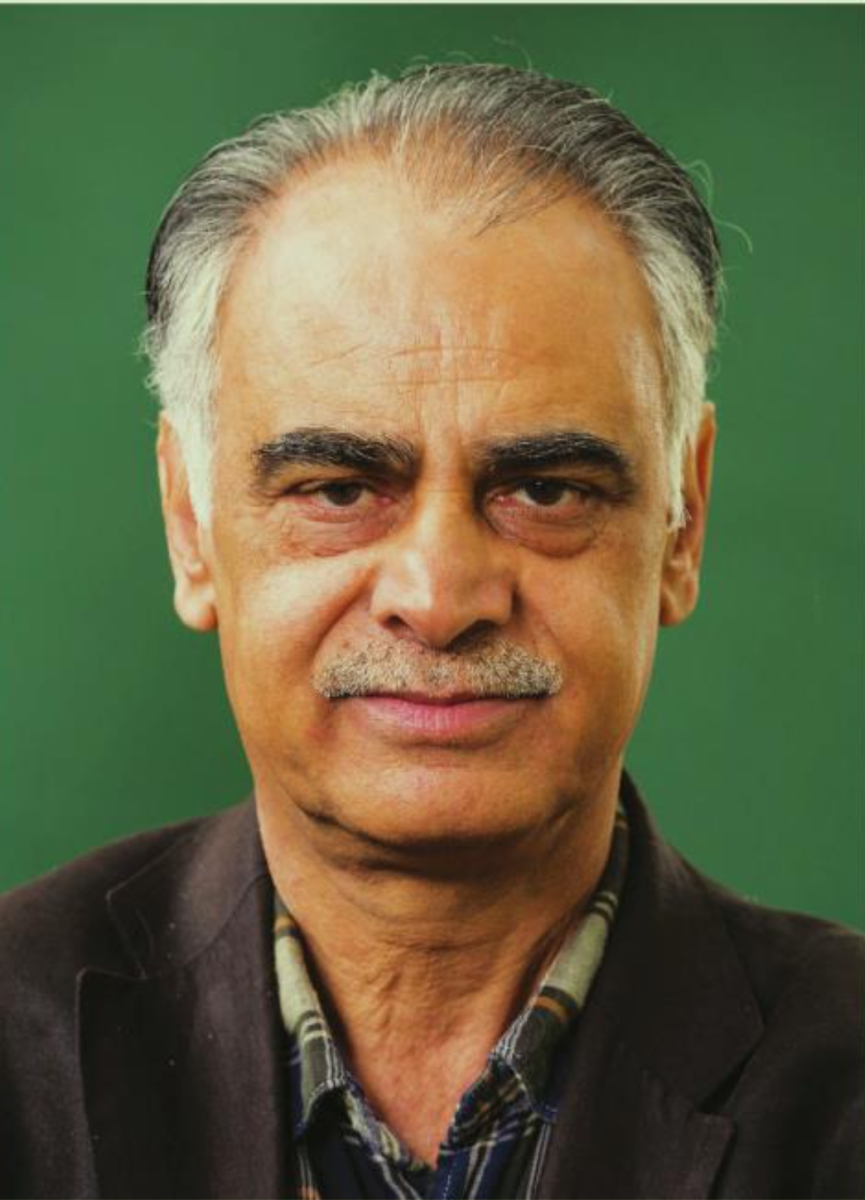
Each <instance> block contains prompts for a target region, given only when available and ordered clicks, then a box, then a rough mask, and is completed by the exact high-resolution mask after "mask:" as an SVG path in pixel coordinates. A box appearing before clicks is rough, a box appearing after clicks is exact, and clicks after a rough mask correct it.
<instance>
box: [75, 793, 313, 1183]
mask: <svg viewBox="0 0 865 1200" xmlns="http://www.w3.org/2000/svg"><path fill="white" fill-rule="evenodd" d="M272 897H273V893H272V888H271V885H270V880H269V877H268V875H267V870H266V867H265V865H264V862H263V858H262V856H261V851H260V846H259V843H258V836H257V829H256V826H255V819H254V813H253V812H252V810H251V807H247V809H246V810H243V809H240V810H234V811H233V812H230V813H228V814H223V815H221V816H220V817H218V818H215V819H214V821H213V822H211V823H209V824H208V825H207V826H206V827H205V831H204V832H203V833H202V834H201V835H199V834H196V835H194V836H193V838H191V839H190V840H188V841H186V842H181V843H179V844H177V845H176V847H174V848H173V849H172V850H170V851H169V852H168V854H167V855H165V856H163V857H162V858H161V859H159V860H157V861H156V863H154V864H152V865H151V866H149V867H148V868H146V869H145V870H144V871H143V872H141V873H140V874H139V875H136V876H135V877H134V878H133V879H132V880H129V881H127V882H126V883H124V884H122V885H121V886H120V887H119V888H116V889H114V890H113V891H112V892H111V893H110V894H109V897H108V902H109V907H110V909H111V912H112V916H113V918H114V921H115V924H116V925H117V928H118V932H119V933H120V935H121V937H122V939H123V941H124V944H125V946H126V948H127V953H128V956H129V960H130V968H131V969H130V972H129V974H127V975H119V974H108V973H106V972H104V971H100V970H93V969H87V970H85V971H83V972H82V973H81V976H80V977H79V988H78V1017H79V1058H80V1067H81V1075H82V1083H83V1088H84V1097H85V1108H86V1112H87V1118H88V1121H89V1125H90V1133H91V1139H92V1147H93V1156H94V1164H95V1170H96V1176H97V1180H98V1183H99V1191H100V1194H101V1195H104V1196H114V1197H151V1198H152V1200H156V1198H158V1197H168V1196H184V1197H201V1196H214V1197H222V1196H224V1197H274V1196H279V1195H284V1194H286V1191H287V1190H288V1189H289V1188H290V1181H289V1179H288V1178H287V1174H286V1171H287V1165H288V1155H287V1154H286V1143H287V1140H288V1129H289V1126H288V1120H287V1116H286V1115H285V1097H284V1093H283V1080H284V1077H285V1075H284V1066H285V1043H284V1038H283V1035H282V1030H281V1025H280V1020H279V1011H278V1004H277V998H276V982H275V977H274V971H273V965H272V945H271V937H270V929H271V913H272V902H273V901H272Z"/></svg>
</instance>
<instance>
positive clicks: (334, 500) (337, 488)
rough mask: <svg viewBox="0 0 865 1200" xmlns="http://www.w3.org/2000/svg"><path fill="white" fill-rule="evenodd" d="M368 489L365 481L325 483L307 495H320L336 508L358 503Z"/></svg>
mask: <svg viewBox="0 0 865 1200" xmlns="http://www.w3.org/2000/svg"><path fill="white" fill-rule="evenodd" d="M367 490H368V489H367V487H366V484H363V483H351V482H348V483H323V484H321V485H320V486H319V487H317V488H315V489H314V491H312V492H311V493H310V492H307V493H306V495H310V494H312V495H317V496H320V497H322V499H324V500H327V501H328V502H329V503H330V504H332V505H333V506H334V507H335V508H350V507H351V505H352V504H357V502H358V500H360V498H361V496H362V495H363V494H364V492H366V491H367Z"/></svg>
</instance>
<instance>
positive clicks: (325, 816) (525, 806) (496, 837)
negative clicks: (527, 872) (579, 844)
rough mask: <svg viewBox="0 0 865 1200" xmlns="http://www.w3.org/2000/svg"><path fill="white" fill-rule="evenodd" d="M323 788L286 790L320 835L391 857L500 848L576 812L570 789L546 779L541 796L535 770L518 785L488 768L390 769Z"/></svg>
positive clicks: (507, 775)
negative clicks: (397, 853)
mask: <svg viewBox="0 0 865 1200" xmlns="http://www.w3.org/2000/svg"><path fill="white" fill-rule="evenodd" d="M323 784H325V781H323V780H321V781H320V785H319V787H318V788H316V791H315V793H314V794H313V795H310V794H309V793H308V792H306V790H305V789H304V791H302V792H298V791H295V790H294V789H292V788H291V786H290V785H289V787H288V788H287V789H286V790H287V792H288V794H289V795H292V794H293V795H294V796H295V797H296V799H295V801H294V802H295V803H296V804H297V807H298V808H299V809H300V810H301V811H302V812H303V813H304V814H305V815H306V816H307V817H308V818H310V819H311V820H312V821H313V822H314V823H315V824H316V825H318V826H319V827H320V828H321V830H322V831H323V832H324V833H325V834H327V833H330V834H332V835H333V836H336V837H338V838H339V839H340V840H343V841H345V840H348V841H352V840H353V841H355V842H356V843H357V844H358V846H362V845H367V846H369V847H375V846H378V847H380V848H382V849H386V848H390V849H392V850H394V851H397V850H400V849H402V850H407V851H414V852H419V851H424V850H425V851H427V852H430V853H434V852H435V851H436V850H439V851H442V850H445V851H449V852H451V851H457V850H459V849H460V848H462V849H463V850H466V851H470V850H472V849H479V848H481V847H489V846H493V845H498V846H500V847H503V846H504V845H506V844H514V843H519V842H522V841H523V840H525V839H526V838H527V837H531V836H533V835H536V834H537V833H539V832H541V831H542V830H544V829H545V828H547V827H548V826H550V825H551V824H554V823H557V822H558V821H560V820H561V818H562V817H563V815H564V814H565V813H566V812H567V811H569V810H570V809H571V808H572V807H573V800H572V799H571V795H572V793H571V792H570V789H564V790H563V789H558V788H555V787H553V786H551V784H550V782H549V781H547V782H545V786H544V789H543V790H542V791H539V790H538V776H537V772H533V773H528V774H527V777H526V778H524V779H520V778H515V777H514V775H513V773H512V772H500V771H495V770H491V769H490V768H489V767H487V768H486V769H472V768H466V767H461V766H453V765H449V766H442V767H438V768H434V767H419V766H417V765H413V766H412V767H410V768H399V767H391V768H389V769H385V770H382V771H378V772H375V773H371V774H370V775H365V774H364V773H363V772H358V773H357V774H353V775H352V777H351V780H350V781H349V780H331V781H328V783H327V784H326V785H325V786H321V785H323Z"/></svg>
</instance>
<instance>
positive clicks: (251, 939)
mask: <svg viewBox="0 0 865 1200" xmlns="http://www.w3.org/2000/svg"><path fill="white" fill-rule="evenodd" d="M625 794H626V800H627V803H628V806H629V810H630V814H631V828H632V853H631V863H630V870H629V876H628V882H627V886H626V889H625V894H624V897H623V903H622V908H621V911H620V913H619V917H618V919H617V921H616V924H615V926H614V929H613V932H612V935H611V938H610V942H609V945H608V948H607V953H606V956H605V959H604V963H603V966H602V967H601V970H600V973H599V975H598V978H597V980H596V982H595V986H594V989H593V991H592V994H591V996H590V1000H589V1003H588V1006H587V1009H586V1012H585V1014H584V1016H583V1018H582V1021H581V1024H580V1027H579V1031H578V1035H577V1037H576V1039H575V1045H574V1049H573V1051H572V1058H571V1062H570V1066H569V1072H568V1082H567V1086H566V1091H565V1096H564V1100H563V1103H562V1107H561V1109H560V1114H559V1119H558V1123H557V1126H556V1131H555V1134H554V1137H553V1140H552V1144H551V1149H550V1154H549V1158H548V1161H547V1164H546V1168H545V1171H544V1174H543V1179H542V1183H541V1187H540V1195H541V1196H544V1197H595V1198H596V1200H598V1198H600V1197H700V1196H727V1197H773V1196H786V1197H803V1196H826V1197H842V1196H850V1197H860V1196H862V1195H863V1193H865V1177H863V1154H862V1146H861V1141H862V1133H863V1129H865V1116H863V1107H862V1090H863V1087H862V1085H863V1080H865V1063H863V1037H862V1033H863V1023H862V992H863V987H862V985H863V982H865V981H863V963H865V952H863V944H865V941H863V939H862V938H860V937H859V936H858V935H856V934H854V933H852V932H850V931H847V930H844V929H842V928H839V927H837V926H833V925H830V924H827V923H825V922H823V921H818V920H815V919H812V918H810V917H805V916H796V915H792V914H789V913H782V912H775V911H770V910H768V909H765V908H760V907H757V906H755V905H753V904H750V903H747V902H745V901H743V900H741V899H739V898H738V897H736V896H734V895H732V894H731V893H729V892H727V891H726V890H724V889H722V888H720V887H718V886H717V885H716V884H714V883H711V882H709V881H708V880H707V879H705V878H704V877H703V876H701V875H699V874H698V873H697V872H696V871H694V870H693V869H692V868H691V867H690V866H688V864H687V863H685V862H684V861H683V860H682V859H681V858H680V857H679V856H678V855H677V854H676V853H675V851H673V850H672V849H671V848H670V847H669V846H667V845H666V844H665V843H664V842H663V841H662V840H661V839H660V838H659V836H658V834H657V833H656V832H655V830H654V829H653V827H652V824H651V821H650V820H649V818H648V816H647V814H646V812H645V809H644V808H643V806H642V805H641V803H640V802H639V800H638V798H637V797H636V794H635V793H634V792H633V789H632V788H631V786H630V785H629V784H628V783H627V782H626V784H625ZM271 886H272V885H271V882H270V878H269V876H268V872H267V868H266V865H265V862H264V858H263V855H262V851H261V845H260V842H259V837H258V830H257V825H256V821H255V813H254V809H253V806H252V804H251V803H247V804H246V805H243V806H241V807H239V808H236V809H233V810H229V811H227V812H225V813H222V814H220V815H218V816H215V817H210V818H207V819H206V820H203V821H192V822H189V823H188V824H185V825H181V826H177V827H173V828H169V829H162V830H158V831H156V832H154V833H148V834H144V835H142V836H139V837H135V838H132V839H131V840H129V841H125V842H122V843H119V844H116V845H113V846H108V847H106V848H104V849H101V850H98V851H96V852H95V853H93V854H90V855H88V856H87V857H85V858H83V859H80V860H79V861H78V862H76V863H73V864H72V865H71V866H68V867H64V868H62V869H61V870H59V871H55V872H53V873H52V874H51V875H48V876H47V877H45V878H44V879H41V880H39V881H38V882H36V883H33V884H31V885H28V886H27V887H24V888H20V889H18V890H17V891H14V892H11V893H9V894H8V895H6V896H5V897H3V898H2V899H0V989H2V998H0V1194H2V1195H3V1196H5V1197H10V1196H29V1197H52V1196H62V1197H77V1196H106V1197H115V1198H119V1197H148V1198H150V1200H153V1198H156V1197H186V1198H189V1200H191V1198H195V1197H210V1196H219V1197H234V1198H239V1197H278V1196H285V1195H291V1194H292V1187H293V1185H292V1180H291V1174H290V1162H291V1155H290V1153H289V1151H290V1132H289V1122H288V1119H287V1115H286V1096H285V1080H286V1072H285V1055H286V1047H285V1043H284V1039H283V1035H282V1031H281V1026H280V1018H279V1011H278V1003H277V995H276V983H275V978H274V972H273V966H272V957H271V953H272V947H271V901H272V891H271Z"/></svg>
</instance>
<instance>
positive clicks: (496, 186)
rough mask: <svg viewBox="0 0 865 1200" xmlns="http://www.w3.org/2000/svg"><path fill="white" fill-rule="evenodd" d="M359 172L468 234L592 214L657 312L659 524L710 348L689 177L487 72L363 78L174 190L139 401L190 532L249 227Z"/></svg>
mask: <svg viewBox="0 0 865 1200" xmlns="http://www.w3.org/2000/svg"><path fill="white" fill-rule="evenodd" d="M364 155H366V156H372V157H373V159H374V160H375V161H377V162H380V163H381V164H383V165H384V166H386V167H387V168H388V169H389V170H391V171H392V172H394V173H395V178H396V177H398V178H400V179H404V180H406V181H408V183H409V184H411V185H412V186H413V187H415V188H417V189H418V190H419V191H420V193H421V194H422V195H423V197H424V199H425V200H427V201H428V202H429V203H430V204H432V205H435V204H439V205H443V204H447V205H449V206H451V208H453V210H454V212H455V215H456V216H457V218H458V219H459V220H461V221H469V222H470V221H474V222H475V225H474V228H473V230H472V232H473V233H474V234H476V235H480V234H482V233H483V232H484V230H486V229H488V228H490V227H492V226H495V225H497V224H501V223H503V222H506V221H513V220H518V219H519V218H520V217H522V216H525V215H527V214H529V213H531V212H535V211H538V210H539V209H541V208H543V207H545V206H546V205H548V204H551V203H553V202H554V201H555V200H557V199H559V198H561V197H563V196H566V195H569V194H576V195H579V196H582V197H585V198H588V199H589V200H590V201H591V202H593V203H594V204H595V205H596V206H597V208H598V209H600V211H602V212H603V213H604V214H606V216H607V217H608V219H609V220H610V221H611V222H612V223H613V224H614V225H615V226H616V228H618V229H619V230H620V231H621V233H622V235H623V236H624V237H625V239H626V240H627V242H628V244H629V245H630V247H631V249H632V251H633V254H634V257H635V260H636V262H637V264H638V266H639V268H640V269H641V271H642V274H643V277H644V279H645V282H646V284H647V286H648V288H649V291H650V293H651V295H652V297H653V300H654V305H655V312H656V318H657V323H658V330H659V335H660V343H661V354H662V368H663V376H664V424H665V434H666V441H667V454H668V468H669V471H668V473H669V508H670V519H671V522H672V523H673V524H676V525H680V524H682V523H683V522H684V521H685V520H686V519H687V514H686V513H685V511H684V507H683V499H682V486H681V474H682V463H683V456H684V452H685V449H686V447H687V445H688V443H689V441H690V440H691V439H693V437H694V435H695V433H696V430H697V428H698V425H699V421H700V416H701V408H702V401H703V398H704V392H705V383H706V369H707V360H708V356H709V354H710V352H711V351H712V349H713V346H714V339H715V328H716V317H717V308H718V301H719V292H720V289H721V282H722V281H721V257H720V245H719V241H718V235H717V232H716V230H715V227H714V225H713V223H712V219H711V217H710V216H709V213H708V212H707V210H706V207H705V206H704V204H703V202H702V200H701V199H700V196H699V194H698V192H697V190H696V188H695V186H694V184H693V183H692V181H691V179H690V178H689V176H688V174H687V172H686V171H685V170H684V169H683V168H682V167H681V166H680V165H679V164H678V163H677V162H676V161H675V160H674V159H673V158H672V157H671V156H670V155H669V154H668V153H667V152H666V151H665V150H664V149H663V148H662V147H661V146H659V145H658V144H657V143H656V142H655V141H653V140H652V139H651V138H649V137H648V136H647V135H646V134H644V133H643V132H641V130H639V129H638V128H637V127H636V126H635V125H634V124H633V123H632V122H631V121H630V120H629V119H628V117H626V116H625V115H624V114H623V113H622V112H620V111H619V110H618V109H617V108H615V107H614V106H613V105H612V104H610V103H609V101H607V100H605V99H604V98H602V97H601V96H599V95H598V94H597V93H595V92H594V91H592V90H591V89H590V88H588V87H584V86H581V85H578V84H574V83H568V82H563V81H560V80H556V79H551V78H548V77H547V76H544V75H542V74H540V73H538V72H535V71H529V70H522V69H518V68H515V67H509V66H498V65H486V64H434V65H426V66H422V67H414V68H411V69H409V70H408V71H406V72H405V73H404V74H403V75H401V76H400V78H398V79H395V80H391V79H388V78H386V77H384V76H382V75H379V74H374V75H373V76H372V77H371V79H370V80H369V81H367V82H366V83H363V84H357V85H351V86H348V87H345V88H343V89H341V90H340V91H338V92H336V93H335V94H334V95H332V96H330V97H328V98H327V99H326V100H324V101H323V102H322V103H321V104H319V105H317V106H316V107H314V108H308V109H298V110H294V111H291V112H286V113H275V114H272V115H269V116H265V117H262V118H260V119H259V120H258V121H256V122H254V123H253V124H252V125H251V126H250V127H249V129H247V131H246V132H245V133H243V134H241V135H240V136H239V137H235V138H231V139H229V140H228V141H225V142H222V143H221V144H220V145H218V146H216V147H215V148H214V149H213V150H211V151H210V153H209V154H208V155H207V156H206V157H205V158H204V159H203V160H202V161H201V162H200V163H199V165H198V166H197V167H195V169H194V170H193V171H192V173H191V174H190V175H189V177H188V178H187V179H186V180H185V182H184V183H183V184H182V185H181V187H180V188H179V189H178V191H177V192H176V194H175V195H174V197H173V198H172V200H171V201H170V203H169V205H168V207H167V209H166V210H165V213H164V214H163V216H162V220H161V223H160V225H159V228H158V231H157V233H156V237H155V239H154V242H153V246H152V249H151V253H150V260H149V263H148V269H147V281H146V295H147V316H148V323H147V328H146V331H145V335H144V342H143V344H144V348H145V351H146V353H147V354H148V355H149V357H150V360H151V364H152V374H151V376H150V385H151V386H152V387H153V388H154V390H155V391H156V392H157V393H158V396H159V399H160V402H161V404H162V406H163V409H164V411H165V414H166V416H167V418H168V419H169V421H170V422H171V424H172V425H173V427H174V428H175V430H176V432H177V435H178V437H179V439H180V444H181V447H182V450H183V454H184V458H185V461H186V466H187V472H188V476H189V487H190V497H191V501H192V505H193V508H194V510H195V513H196V515H197V517H198V519H199V520H200V521H202V522H203V523H205V524H206V523H207V522H208V521H209V519H210V512H211V473H212V459H213V453H214V445H215V440H216V436H217V424H216V413H215V402H214V401H215V394H216V390H217V387H218V381H219V363H218V360H217V352H216V331H217V322H218V316H219V306H220V301H221V298H222V296H223V293H224V291H225V288H226V284H227V281H228V277H229V274H230V271H231V268H232V265H233V263H234V262H235V261H236V259H237V256H238V253H239V252H240V250H241V248H242V247H243V245H244V244H245V243H246V242H247V240H248V239H249V237H250V236H251V234H252V232H253V229H254V220H255V218H256V216H259V215H260V213H261V210H262V209H263V208H264V207H266V206H267V205H268V204H270V203H271V202H273V201H274V200H276V199H277V198H279V197H280V196H281V195H283V194H284V193H285V192H286V190H287V188H288V185H289V181H292V182H293V181H295V180H296V179H298V178H304V177H308V176H310V175H312V174H314V173H315V171H316V170H318V169H320V168H321V167H323V166H325V165H328V164H331V163H334V162H340V161H342V160H345V159H352V158H358V157H361V156H364Z"/></svg>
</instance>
